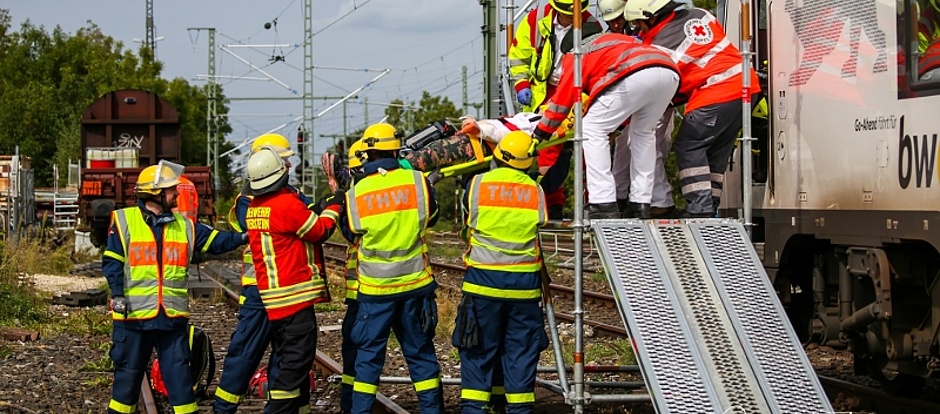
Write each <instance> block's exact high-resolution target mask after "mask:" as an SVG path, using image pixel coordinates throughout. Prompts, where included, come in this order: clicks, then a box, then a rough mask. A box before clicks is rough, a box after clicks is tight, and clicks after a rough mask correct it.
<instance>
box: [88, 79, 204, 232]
mask: <svg viewBox="0 0 940 414" xmlns="http://www.w3.org/2000/svg"><path fill="white" fill-rule="evenodd" d="M81 133H82V160H81V188H80V191H79V194H80V196H79V220H80V227H79V229H80V230H85V231H90V238H91V241H92V244H94V245H95V246H100V245H102V244H103V243H104V241H105V237H106V236H107V227H108V224H109V220H110V216H111V212H112V211H114V210H115V209H120V208H123V207H126V206H130V205H134V204H135V203H136V198H135V197H134V185H135V184H136V182H137V175H138V174H139V173H140V171H141V170H142V169H143V168H144V167H146V166H148V165H152V164H155V163H156V162H157V161H159V160H161V159H162V160H168V161H173V162H177V163H180V160H181V148H180V146H181V142H182V140H181V137H180V119H179V114H178V113H177V112H176V108H174V107H173V106H172V105H170V104H169V103H168V102H167V101H166V100H164V99H162V98H160V97H159V96H157V95H156V94H154V93H152V92H148V91H144V90H139V89H124V90H119V91H113V92H108V93H107V94H105V95H104V96H102V97H100V98H98V99H97V100H95V102H93V103H92V104H91V105H90V106H88V108H86V109H85V111H84V112H83V113H82V127H81ZM184 175H185V176H186V178H189V179H190V180H191V181H192V182H193V184H195V186H196V191H197V192H198V193H199V202H200V206H199V215H200V217H208V218H209V219H210V220H212V219H213V218H214V217H213V216H214V214H215V211H214V209H213V205H212V202H213V198H214V195H213V193H212V178H211V176H210V172H209V167H202V166H198V167H197V166H186V172H185V174H184Z"/></svg>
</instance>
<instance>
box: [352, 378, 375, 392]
mask: <svg viewBox="0 0 940 414" xmlns="http://www.w3.org/2000/svg"><path fill="white" fill-rule="evenodd" d="M378 390H379V387H378V386H377V385H372V384H369V383H365V382H359V381H355V382H354V383H353V391H355V392H361V393H363V394H371V395H375V393H376V392H378Z"/></svg>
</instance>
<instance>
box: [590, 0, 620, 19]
mask: <svg viewBox="0 0 940 414" xmlns="http://www.w3.org/2000/svg"><path fill="white" fill-rule="evenodd" d="M626 5H627V0H598V2H597V11H598V14H600V15H601V18H602V19H604V21H605V22H609V21H611V20H614V19H616V18H618V17H620V16H623V8H624V6H626Z"/></svg>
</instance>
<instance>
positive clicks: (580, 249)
mask: <svg viewBox="0 0 940 414" xmlns="http://www.w3.org/2000/svg"><path fill="white" fill-rule="evenodd" d="M573 14H574V16H573V17H574V23H573V27H572V28H571V30H572V32H573V33H572V36H573V37H574V39H573V40H574V50H573V53H574V90H575V96H578V97H580V96H581V89H582V87H583V85H581V77H582V68H581V60H582V59H581V58H582V53H583V52H582V51H581V2H580V1H575V2H574V13H573ZM583 129H584V125H583V116H582V108H581V99H580V98H579V99H576V100H575V103H574V165H575V168H574V232H575V233H574V234H575V237H574V250H575V254H574V329H575V342H574V355H573V358H572V359H573V361H572V362H573V364H572V365H573V366H574V378H573V380H572V382H573V383H574V384H573V385H574V387H573V388H574V395H573V396H572V395H570V394H569V396H567V397H566V399H568V400H569V402H570V403H571V405H573V406H574V412H575V414H582V413H584V405H585V404H586V399H585V394H584V308H583V304H584V303H583V302H584V297H583V296H584V257H583V256H584V228H585V227H584V154H582V152H581V149H582V147H583V143H582V140H583V139H584V135H583ZM569 397H570V398H569Z"/></svg>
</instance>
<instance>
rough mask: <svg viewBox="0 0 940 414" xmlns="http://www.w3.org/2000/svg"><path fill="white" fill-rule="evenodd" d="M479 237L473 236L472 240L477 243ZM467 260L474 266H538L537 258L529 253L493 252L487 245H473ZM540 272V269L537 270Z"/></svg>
mask: <svg viewBox="0 0 940 414" xmlns="http://www.w3.org/2000/svg"><path fill="white" fill-rule="evenodd" d="M476 239H477V237H476V236H475V235H474V236H472V238H471V240H473V241H475V240H476ZM467 260H469V261H470V262H473V263H474V265H477V264H486V265H517V264H527V263H533V264H538V263H540V262H539V261H538V257H537V256H532V255H531V254H528V253H520V254H508V253H504V252H503V251H500V250H492V249H490V248H489V246H487V245H485V244H478V243H472V244H471V248H470V253H468V254H467ZM536 270H539V269H536Z"/></svg>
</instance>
